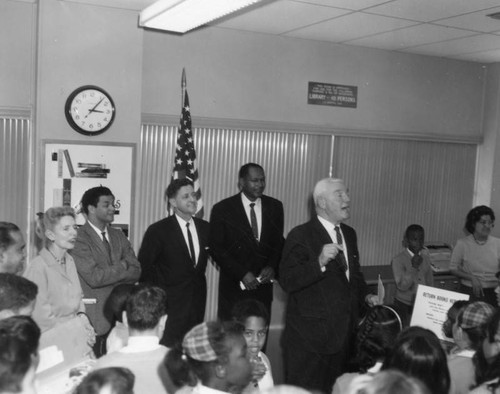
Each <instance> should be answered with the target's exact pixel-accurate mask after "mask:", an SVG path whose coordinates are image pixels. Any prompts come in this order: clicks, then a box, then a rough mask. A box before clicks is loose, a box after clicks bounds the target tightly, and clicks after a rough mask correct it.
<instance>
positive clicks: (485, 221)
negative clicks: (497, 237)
mask: <svg viewBox="0 0 500 394" xmlns="http://www.w3.org/2000/svg"><path fill="white" fill-rule="evenodd" d="M478 223H479V224H481V225H483V226H491V227H495V222H494V221H493V220H479V221H478Z"/></svg>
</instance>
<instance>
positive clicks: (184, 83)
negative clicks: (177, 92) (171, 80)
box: [181, 67, 186, 89]
mask: <svg viewBox="0 0 500 394" xmlns="http://www.w3.org/2000/svg"><path fill="white" fill-rule="evenodd" d="M181 88H183V89H185V88H186V69H185V68H184V67H183V68H182V81H181Z"/></svg>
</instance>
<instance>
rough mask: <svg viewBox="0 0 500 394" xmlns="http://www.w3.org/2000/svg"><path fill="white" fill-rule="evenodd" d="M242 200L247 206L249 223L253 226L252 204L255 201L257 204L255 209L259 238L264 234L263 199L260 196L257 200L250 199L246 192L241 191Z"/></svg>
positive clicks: (245, 206) (244, 205)
mask: <svg viewBox="0 0 500 394" xmlns="http://www.w3.org/2000/svg"><path fill="white" fill-rule="evenodd" d="M241 202H242V203H243V207H244V208H245V213H246V214H247V219H248V223H249V224H250V226H252V219H251V218H250V210H251V208H250V204H252V203H254V204H255V206H254V207H253V210H254V211H255V216H256V217H257V227H258V229H259V238H258V239H259V240H260V235H261V234H262V200H261V199H260V198H258V199H257V200H255V201H250V200H249V199H248V198H247V196H245V193H241Z"/></svg>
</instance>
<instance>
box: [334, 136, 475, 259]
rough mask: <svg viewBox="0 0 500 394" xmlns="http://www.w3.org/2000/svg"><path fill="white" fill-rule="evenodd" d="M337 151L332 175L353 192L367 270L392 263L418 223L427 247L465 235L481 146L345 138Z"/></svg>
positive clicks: (354, 215)
mask: <svg viewBox="0 0 500 394" xmlns="http://www.w3.org/2000/svg"><path fill="white" fill-rule="evenodd" d="M335 148H336V149H335V154H334V166H333V168H334V170H333V172H334V176H338V177H340V178H343V179H345V181H346V183H347V186H348V188H349V189H350V194H351V219H350V221H349V224H350V225H352V226H353V227H354V228H355V229H356V231H357V234H358V244H359V250H360V254H361V264H362V265H385V264H389V263H390V261H391V258H392V256H394V255H395V254H396V253H397V252H398V251H399V250H400V249H401V241H402V240H403V232H404V230H405V229H406V227H407V226H409V225H410V224H413V223H416V224H420V225H422V226H423V227H424V229H425V238H426V241H428V242H440V243H443V242H444V243H447V244H450V245H453V244H454V243H455V242H456V240H457V239H458V238H460V237H462V236H463V232H462V229H463V227H464V223H465V215H466V214H467V212H468V211H469V210H470V208H471V205H472V198H473V193H474V176H475V163H476V152H477V148H476V145H473V144H458V143H441V142H422V141H405V140H388V139H375V138H351V137H340V138H338V139H337V140H336V147H335Z"/></svg>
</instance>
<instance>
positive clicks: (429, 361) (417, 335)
mask: <svg viewBox="0 0 500 394" xmlns="http://www.w3.org/2000/svg"><path fill="white" fill-rule="evenodd" d="M382 369H383V370H387V369H396V370H399V371H401V372H404V373H406V374H407V375H409V376H411V377H414V378H417V379H420V380H421V381H422V383H424V384H425V385H426V386H427V388H428V389H429V391H430V393H431V394H444V393H448V391H449V389H450V372H449V370H448V364H447V360H446V354H445V352H444V350H443V348H442V347H441V344H440V342H439V339H438V337H437V336H436V334H434V333H433V332H432V331H430V330H427V329H425V328H422V327H409V328H407V329H405V330H404V331H403V332H401V334H400V335H399V337H398V339H397V340H396V343H395V344H394V348H393V350H392V351H391V353H390V354H389V355H388V357H387V358H386V359H385V361H384V364H383V366H382Z"/></svg>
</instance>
